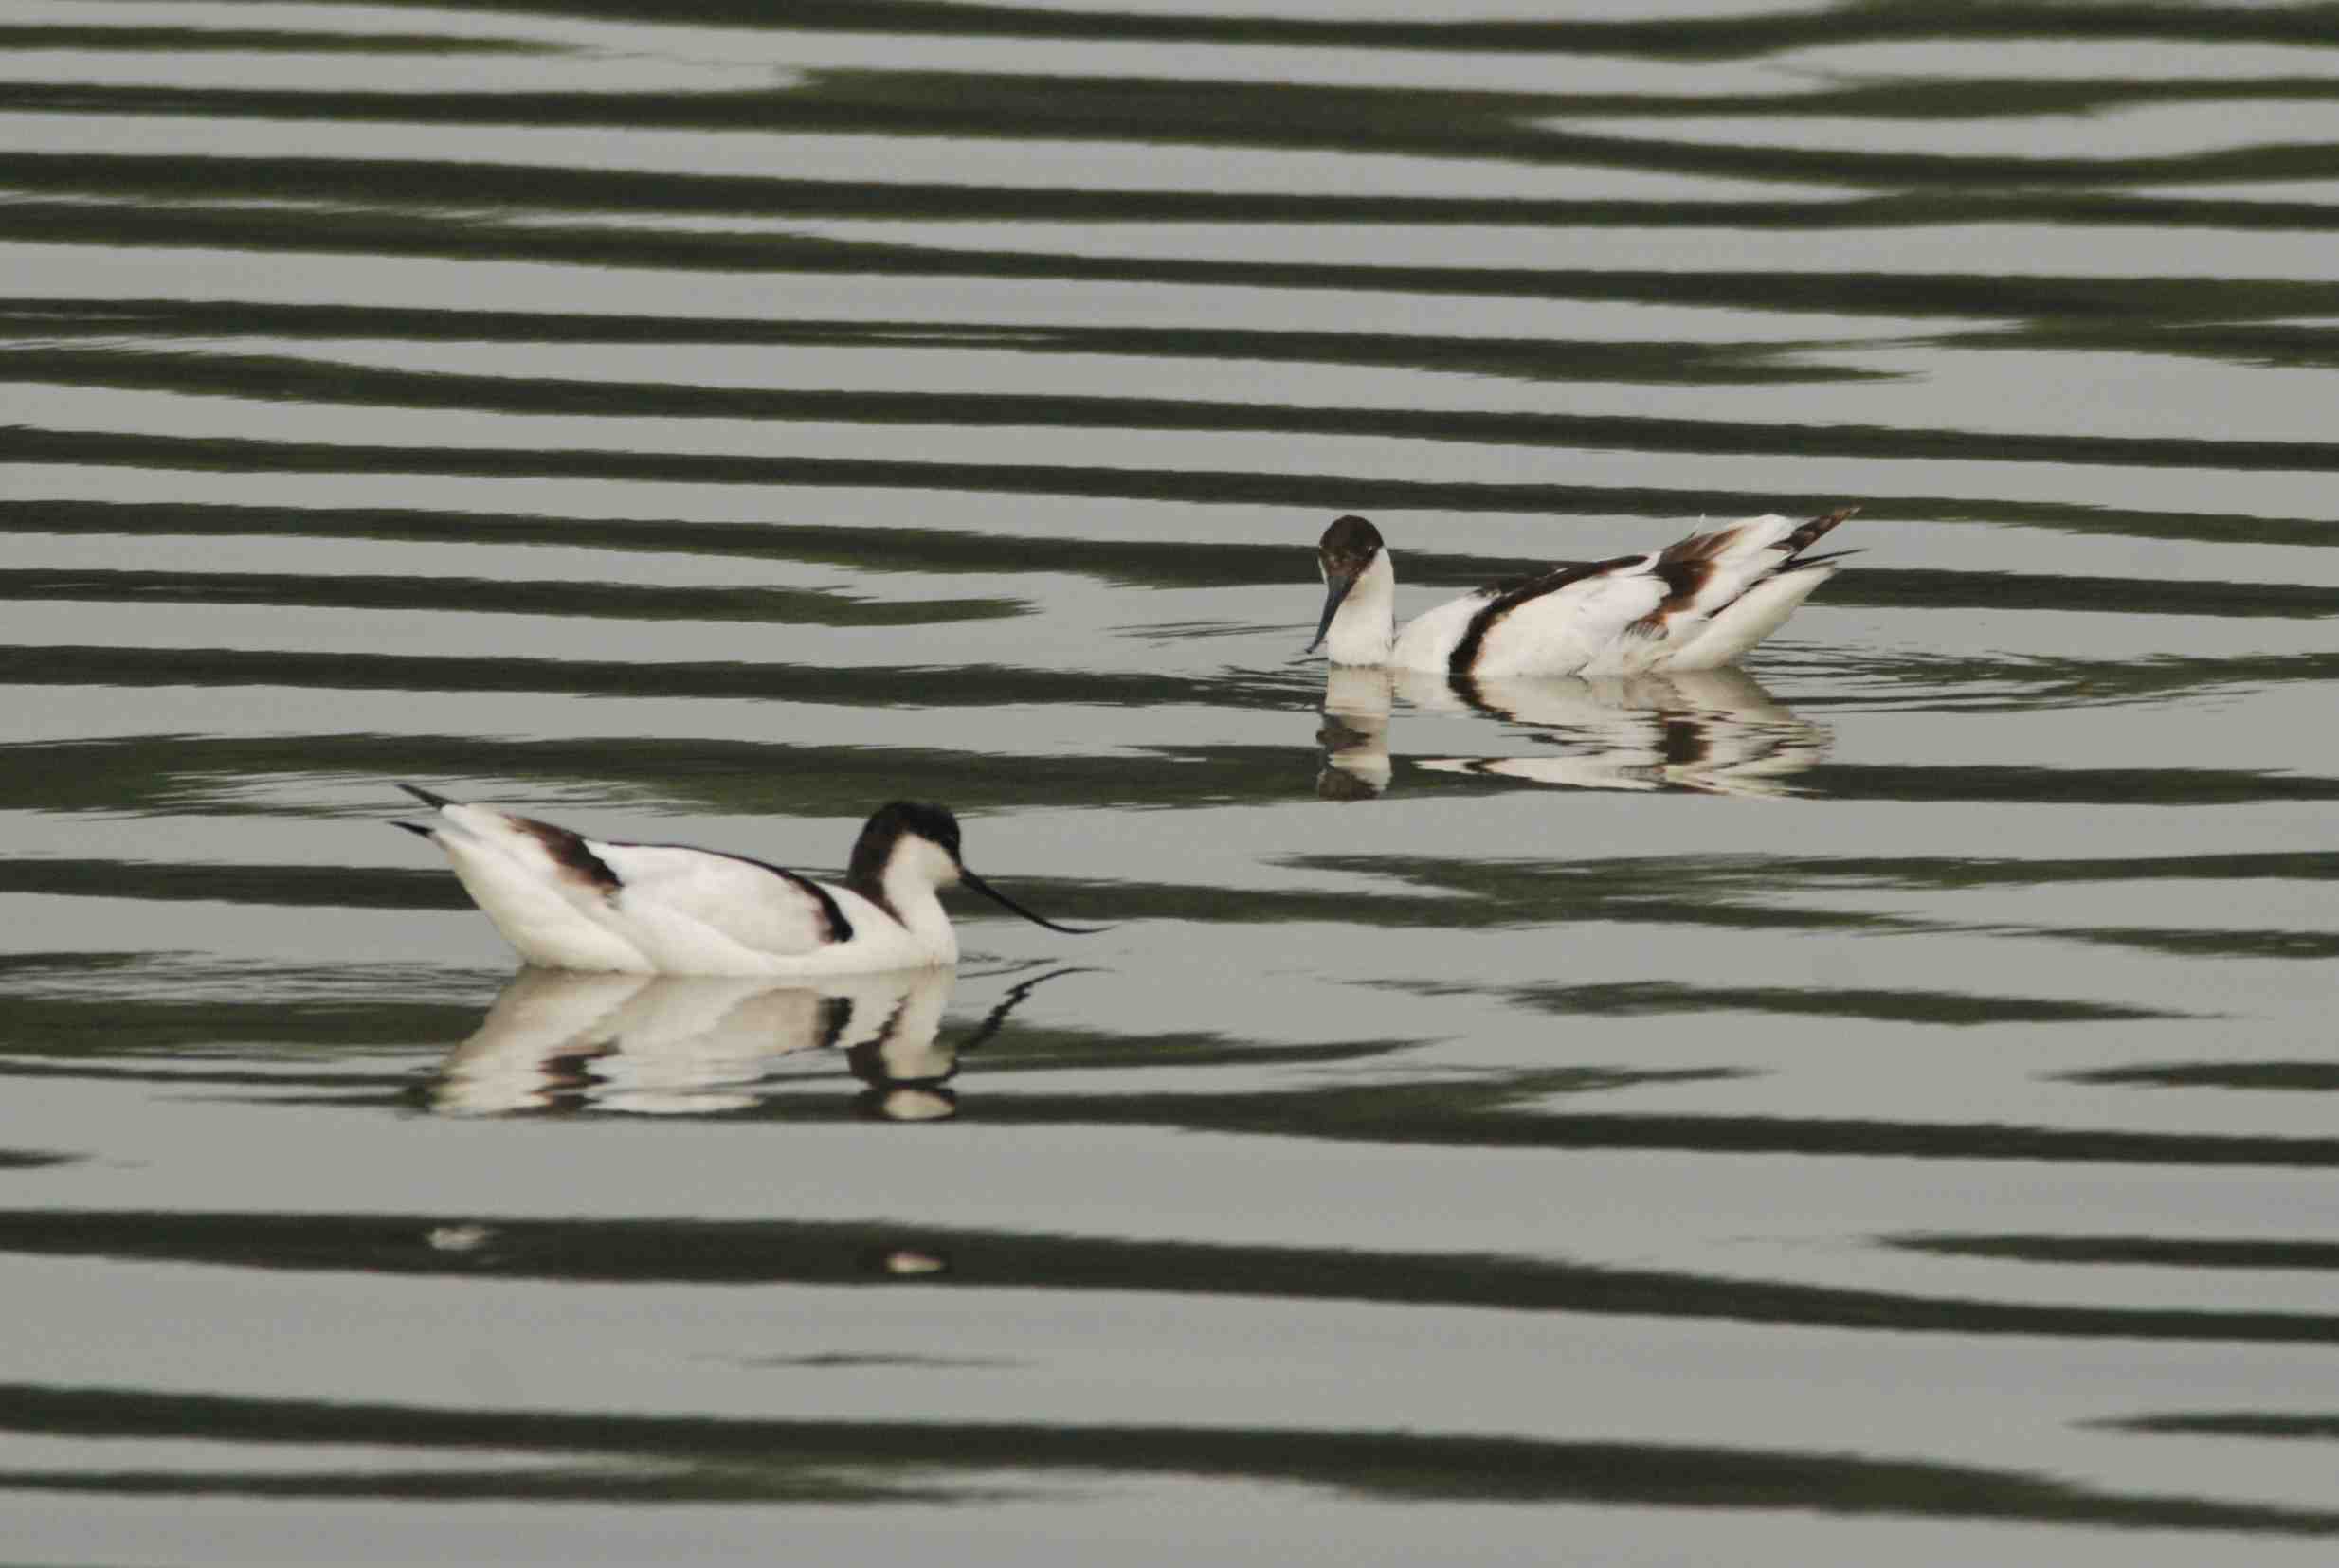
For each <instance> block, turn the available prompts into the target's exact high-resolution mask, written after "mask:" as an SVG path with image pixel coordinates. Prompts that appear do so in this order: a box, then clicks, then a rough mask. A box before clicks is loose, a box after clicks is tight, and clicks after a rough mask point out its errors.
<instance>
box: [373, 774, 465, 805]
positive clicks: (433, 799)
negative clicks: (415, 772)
mask: <svg viewBox="0 0 2339 1568" xmlns="http://www.w3.org/2000/svg"><path fill="white" fill-rule="evenodd" d="M390 782H391V783H392V784H396V785H397V786H398V787H399V788H400V789H403V790H405V791H406V792H407V793H408V795H411V796H413V797H414V798H415V799H416V800H418V801H420V802H423V804H425V805H426V806H429V807H431V808H432V809H434V810H440V811H443V810H444V809H445V808H446V807H448V806H451V805H454V804H456V803H457V802H454V801H451V800H449V799H447V798H446V797H445V796H444V795H441V794H438V793H436V792H434V791H432V790H427V789H425V788H424V787H423V786H422V785H420V784H406V783H403V782H401V781H398V780H395V779H393V780H391V781H390Z"/></svg>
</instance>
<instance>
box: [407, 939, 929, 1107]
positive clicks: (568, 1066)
mask: <svg viewBox="0 0 2339 1568" xmlns="http://www.w3.org/2000/svg"><path fill="white" fill-rule="evenodd" d="M952 973H953V972H952V970H949V969H940V968H933V967H927V968H919V969H906V970H895V971H891V972H888V973H879V974H867V975H850V976H843V977H839V978H837V979H833V980H828V981H824V982H820V983H818V984H812V985H806V984H789V983H787V982H773V981H771V980H764V979H752V978H745V977H699V976H688V977H685V976H650V975H618V974H577V973H571V972H563V971H557V970H550V969H523V970H521V971H520V973H519V974H518V975H517V976H516V977H515V978H514V979H513V981H512V982H511V984H509V985H507V986H505V987H504V989H503V994H502V995H501V996H499V997H498V998H497V999H496V1002H495V1005H494V1006H492V1007H490V1008H489V1009H488V1011H487V1017H486V1018H483V1019H481V1020H480V1027H479V1029H478V1031H477V1032H476V1033H474V1034H473V1035H472V1036H471V1037H470V1038H469V1039H467V1040H465V1041H463V1043H462V1044H461V1045H459V1046H457V1047H456V1048H455V1050H454V1051H453V1052H452V1053H451V1054H449V1055H448V1056H447V1058H446V1061H445V1062H444V1065H442V1066H441V1068H440V1070H439V1076H438V1081H437V1082H436V1084H435V1085H433V1087H432V1091H431V1105H432V1108H435V1109H437V1110H440V1111H442V1112H444V1113H446V1114H449V1115H468V1116H481V1115H497V1114H501V1113H504V1112H509V1111H517V1110H541V1109H547V1108H553V1107H555V1106H572V1107H590V1108H596V1109H602V1110H619V1111H631V1112H636V1113H641V1114H652V1115H656V1114H677V1113H691V1112H697V1113H705V1112H709V1111H718V1110H735V1109H739V1108H744V1107H746V1106H750V1105H752V1104H754V1103H755V1101H756V1099H757V1095H756V1093H755V1092H754V1087H753V1086H754V1085H755V1084H756V1083H757V1082H758V1081H760V1080H762V1079H763V1078H765V1077H767V1076H768V1075H769V1074H770V1072H771V1068H772V1065H773V1064H774V1063H775V1062H776V1061H778V1059H779V1058H781V1057H783V1056H787V1055H789V1054H794V1053H798V1052H806V1051H814V1050H820V1049H824V1048H833V1049H836V1050H841V1051H844V1052H847V1053H849V1054H851V1056H852V1058H853V1060H854V1062H855V1065H856V1068H857V1070H859V1069H860V1068H861V1065H862V1064H863V1063H864V1062H866V1063H868V1064H869V1065H870V1066H871V1068H872V1069H873V1071H876V1072H881V1074H882V1076H883V1078H884V1079H885V1080H887V1081H888V1083H889V1084H890V1083H892V1082H895V1081H902V1080H907V1081H909V1082H910V1083H912V1084H915V1085H917V1086H921V1087H922V1086H925V1085H930V1084H934V1083H938V1082H940V1081H941V1080H942V1079H945V1078H947V1077H949V1076H950V1075H951V1073H952V1071H953V1070H954V1066H955V1060H956V1054H955V1053H954V1052H953V1051H952V1049H951V1048H950V1047H948V1046H946V1045H943V1044H942V1043H941V1041H940V1038H939V1036H940V1034H941V1028H942V1012H943V1008H944V1006H945V1004H946V1003H948V1001H949V1000H950V996H951V982H952ZM863 1075H864V1076H869V1075H870V1073H867V1072H864V1074H863ZM881 1087H882V1086H881ZM930 1097H931V1096H930ZM944 1113H945V1114H947V1111H945V1112H944ZM929 1114H931V1113H930V1112H929Z"/></svg>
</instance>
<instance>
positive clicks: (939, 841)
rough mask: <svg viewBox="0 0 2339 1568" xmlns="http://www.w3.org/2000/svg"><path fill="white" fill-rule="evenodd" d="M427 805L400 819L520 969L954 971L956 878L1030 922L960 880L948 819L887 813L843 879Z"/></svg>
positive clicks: (909, 810)
mask: <svg viewBox="0 0 2339 1568" xmlns="http://www.w3.org/2000/svg"><path fill="white" fill-rule="evenodd" d="M400 787H401V788H403V789H405V790H406V791H407V792H408V794H410V795H412V796H414V797H415V798H416V799H417V800H420V801H422V802H424V803H426V804H427V805H429V806H430V807H432V808H433V809H432V812H431V816H430V820H428V821H427V822H400V823H399V824H398V825H399V826H400V827H403V828H406V829H408V830H409V831H411V832H414V833H419V834H421V835H422V836H423V837H425V838H428V839H430V840H431V841H432V842H433V843H436V844H437V845H438V846H439V847H440V848H441V849H443V850H444V851H445V852H446V857H447V859H448V861H449V862H451V863H452V864H453V866H454V868H455V874H456V876H457V877H458V878H460V879H461V880H462V885H463V888H464V891H466V892H469V893H470V894H471V897H472V899H473V900H474V901H475V902H476V903H477V904H478V905H479V907H480V910H483V911H484V912H485V913H486V915H487V918H488V919H489V920H491V921H493V922H495V926H496V929H497V930H499V931H500V932H502V933H503V937H504V940H505V941H507V942H509V943H511V944H512V946H514V947H516V948H517V949H518V950H519V955H520V957H521V958H523V959H525V960H527V961H528V962H529V963H530V964H537V965H539V966H541V967H544V968H548V969H593V970H615V971H618V972H620V973H626V974H662V975H788V976H797V977H807V976H813V975H835V974H856V973H861V972H864V971H868V970H876V969H904V968H913V967H916V966H919V965H923V964H955V963H957V962H958V937H957V935H956V933H954V932H953V931H952V929H951V921H950V916H949V915H948V914H946V913H945V912H944V911H943V909H942V901H941V899H940V898H939V897H937V896H936V894H937V892H939V891H940V890H941V889H943V888H947V887H950V886H952V884H954V883H957V882H961V881H963V882H965V883H966V885H967V886H969V887H970V888H972V889H974V890H975V891H976V892H980V893H983V894H984V895H985V896H987V897H988V898H991V899H993V900H995V901H996V902H998V903H1000V904H1004V905H1006V907H1007V908H1008V909H1010V910H1014V911H1015V912H1016V913H1017V914H1020V915H1022V916H1023V917H1024V919H1026V920H1029V921H1032V922H1034V923H1035V924H1037V925H1042V926H1045V927H1047V928H1049V929H1050V930H1059V931H1068V930H1072V929H1074V928H1072V927H1068V926H1058V925H1056V924H1054V923H1053V922H1051V921H1046V920H1043V919H1041V918H1040V917H1039V916H1038V915H1036V914H1033V913H1032V912H1031V911H1030V910H1026V909H1024V907H1023V906H1022V905H1020V904H1017V903H1016V902H1015V901H1014V900H1012V899H1010V898H1008V897H1007V896H1006V894H1005V893H1002V892H999V891H998V890H997V889H995V888H993V887H991V886H990V885H989V884H988V883H987V882H985V881H984V880H983V879H982V878H981V877H979V876H977V875H975V874H974V873H972V872H970V871H969V870H968V869H967V868H966V864H965V862H964V861H962V860H961V859H960V858H959V853H958V842H959V839H958V820H957V819H956V818H954V817H952V815H951V814H950V813H949V812H948V811H945V810H944V809H943V808H942V807H940V806H937V805H923V804H919V803H917V802H910V801H896V802H893V803H892V804H890V805H888V806H885V807H884V808H883V809H881V810H879V812H878V813H877V814H876V815H874V816H872V817H871V818H870V819H869V821H868V824H867V825H866V826H864V827H863V828H862V829H861V838H860V839H859V841H857V842H856V843H855V844H854V846H853V859H852V865H851V869H850V870H849V871H848V872H847V873H846V874H845V877H844V880H843V882H841V883H838V884H835V885H831V884H828V883H825V882H815V881H813V880H812V879H811V878H810V877H808V876H800V875H798V874H796V873H794V872H791V871H786V870H783V869H782V868H780V867H778V866H770V865H766V864H764V863H763V862H762V861H760V860H751V859H748V858H747V857H746V856H737V855H725V854H721V853H719V852H717V851H715V850H704V849H692V848H689V847H688V846H686V845H681V844H633V843H625V842H622V841H618V840H613V839H612V840H604V839H599V838H586V837H584V836H583V835H582V834H577V833H571V832H570V831H569V830H568V829H567V828H564V827H558V826H555V825H554V824H553V823H551V822H541V821H537V820H535V819H533V818H528V817H519V816H515V815H514V814H512V813H510V812H507V811H499V810H497V809H495V808H494V807H493V806H482V805H465V804H463V803H462V802H457V801H450V800H447V799H446V798H445V797H444V796H442V795H433V794H431V793H430V792H429V791H428V790H425V789H417V788H415V787H414V786H413V785H411V784H404V785H401V786H400Z"/></svg>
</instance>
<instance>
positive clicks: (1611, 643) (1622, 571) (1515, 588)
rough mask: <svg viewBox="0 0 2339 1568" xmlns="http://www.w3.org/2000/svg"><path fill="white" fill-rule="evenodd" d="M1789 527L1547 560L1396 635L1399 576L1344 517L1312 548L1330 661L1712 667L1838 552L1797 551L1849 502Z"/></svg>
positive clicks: (1765, 526) (1774, 626)
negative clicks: (1569, 560)
mask: <svg viewBox="0 0 2339 1568" xmlns="http://www.w3.org/2000/svg"><path fill="white" fill-rule="evenodd" d="M1857 511H1859V508H1858V507H1847V508H1845V509H1844V510H1843V511H1840V512H1831V513H1829V514H1827V515H1825V516H1824V517H1814V518H1813V519H1811V521H1809V522H1807V523H1796V522H1794V521H1792V520H1790V519H1788V518H1786V517H1781V516H1778V515H1776V514H1769V515H1765V516H1761V517H1749V518H1747V519H1746V520H1745V521H1744V522H1738V523H1732V524H1731V525H1730V526H1729V527H1727V528H1721V529H1716V530H1714V531H1713V532H1711V533H1693V534H1691V535H1690V536H1689V537H1688V538H1686V539H1682V540H1679V541H1678V542H1677V543H1675V544H1672V545H1668V546H1666V547H1665V548H1664V549H1663V550H1657V551H1655V552H1653V553H1651V554H1647V555H1620V556H1618V557H1616V558H1615V559H1614V560H1610V561H1592V562H1587V563H1584V564H1581V565H1575V566H1565V567H1558V568H1553V569H1552V570H1550V571H1548V572H1546V573H1544V574H1543V575H1542V576H1540V577H1528V578H1521V579H1518V580H1516V581H1513V582H1507V583H1496V584H1492V585H1490V586H1486V587H1483V588H1480V589H1478V591H1477V592H1476V593H1472V594H1467V595H1465V596H1463V597H1462V598H1460V599H1457V600H1455V601H1453V602H1452V603H1451V604H1441V605H1439V606H1438V607H1437V608H1436V609H1434V610H1431V611H1429V612H1428V613H1427V614H1426V615H1423V616H1421V617H1419V618H1418V619H1416V620H1414V621H1413V622H1409V623H1408V624H1407V625H1406V626H1405V630H1404V631H1402V632H1400V631H1398V630H1397V625H1396V611H1397V574H1396V572H1395V570H1394V569H1393V568H1391V567H1390V566H1389V558H1388V553H1389V552H1388V550H1387V547H1386V546H1384V545H1383V544H1382V542H1381V532H1380V530H1378V529H1376V528H1374V527H1373V526H1372V525H1371V524H1370V523H1369V522H1367V521H1365V519H1364V518H1362V517H1356V516H1348V517H1342V518H1340V519H1339V520H1338V521H1337V522H1335V523H1333V525H1332V526H1331V527H1330V528H1328V529H1326V530H1325V531H1324V537H1323V540H1322V542H1321V543H1320V544H1319V545H1318V546H1317V547H1316V559H1317V564H1318V565H1319V566H1320V567H1321V568H1322V570H1323V573H1324V590H1325V591H1324V618H1323V620H1322V621H1321V622H1318V623H1317V625H1316V628H1315V642H1311V643H1309V644H1308V650H1309V651H1310V652H1313V651H1315V646H1316V643H1319V642H1320V643H1322V644H1324V651H1325V653H1326V654H1327V655H1329V656H1330V658H1331V659H1332V661H1333V663H1334V664H1368V665H1370V664H1378V665H1388V666H1391V667H1393V668H1396V669H1400V670H1439V671H1443V672H1445V673H1447V674H1449V675H1455V676H1467V677H1472V678H1483V677H1489V676H1635V675H1644V674H1649V673H1651V672H1657V671H1669V670H1711V669H1714V668H1716V667H1718V666H1720V665H1724V664H1728V663H1730V662H1731V661H1732V659H1734V658H1737V657H1738V656H1739V655H1740V654H1743V653H1745V652H1746V651H1747V650H1748V649H1749V648H1751V647H1752V646H1754V644H1755V643H1757V642H1760V641H1761V640H1763V639H1764V638H1766V637H1768V636H1769V635H1770V634H1771V633H1772V632H1774V631H1777V630H1778V629H1779V627H1780V625H1781V624H1783V623H1784V622H1786V618H1787V617H1788V616H1789V615H1791V614H1793V613H1794V610H1795V606H1796V605H1798V604H1802V603H1803V602H1804V598H1805V597H1806V596H1808V595H1809V593H1810V592H1811V590H1812V589H1813V588H1816V587H1818V586H1820V585H1821V584H1822V583H1823V582H1825V581H1826V580H1827V579H1828V578H1829V577H1831V576H1833V575H1834V574H1835V571H1836V562H1837V561H1838V560H1839V559H1840V555H1841V554H1842V553H1843V552H1840V551H1839V552H1838V553H1837V554H1833V555H1819V556H1806V555H1804V553H1803V552H1804V550H1808V549H1810V548H1811V546H1812V545H1813V544H1815V543H1816V542H1818V540H1819V538H1820V537H1821V535H1822V534H1824V533H1825V532H1827V531H1828V530H1829V529H1832V528H1834V527H1835V526H1836V525H1837V524H1838V523H1840V522H1842V521H1843V520H1844V519H1845V518H1846V517H1849V516H1851V515H1852V514H1854V513H1855V512H1857Z"/></svg>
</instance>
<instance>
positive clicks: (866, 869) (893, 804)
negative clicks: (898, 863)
mask: <svg viewBox="0 0 2339 1568" xmlns="http://www.w3.org/2000/svg"><path fill="white" fill-rule="evenodd" d="M905 834H916V836H917V837H919V838H931V839H933V840H934V842H935V843H937V844H940V845H941V846H942V847H943V848H944V849H945V850H948V851H949V852H950V856H951V858H952V859H953V860H955V859H957V858H958V819H957V818H955V817H953V816H952V815H951V813H950V808H949V807H948V806H938V805H935V804H934V803H933V802H930V801H889V802H886V803H885V804H884V805H881V806H879V808H878V809H877V811H876V812H875V813H874V814H873V815H872V816H871V817H870V819H869V823H868V825H867V826H866V827H864V828H862V829H861V837H860V838H858V839H856V840H855V841H854V843H853V860H852V864H851V865H850V866H848V867H847V868H846V870H845V881H846V882H847V883H848V884H849V885H850V886H852V887H855V888H859V889H861V890H863V891H864V892H865V891H866V890H868V889H871V888H879V887H882V886H884V883H885V862H886V861H888V860H890V859H892V858H893V856H894V845H896V844H897V843H899V842H900V841H901V838H902V836H903V835H905Z"/></svg>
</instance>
